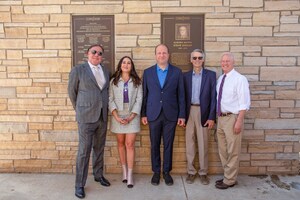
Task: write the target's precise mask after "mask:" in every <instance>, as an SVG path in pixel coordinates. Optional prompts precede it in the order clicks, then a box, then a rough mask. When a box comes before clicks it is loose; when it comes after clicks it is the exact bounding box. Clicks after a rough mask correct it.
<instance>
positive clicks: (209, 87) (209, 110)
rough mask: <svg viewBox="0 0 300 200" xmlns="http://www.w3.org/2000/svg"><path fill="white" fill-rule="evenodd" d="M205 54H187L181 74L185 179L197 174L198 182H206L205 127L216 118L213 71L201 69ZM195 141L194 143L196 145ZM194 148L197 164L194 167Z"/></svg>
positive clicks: (207, 127) (205, 183) (214, 77)
mask: <svg viewBox="0 0 300 200" xmlns="http://www.w3.org/2000/svg"><path fill="white" fill-rule="evenodd" d="M204 60H205V53H204V51H202V50H200V49H195V50H194V51H193V52H192V53H191V63H192V64H193V69H192V70H191V71H189V72H186V73H184V87H185V99H186V100H185V102H186V114H187V115H186V122H187V125H186V134H185V139H186V158H187V173H188V176H187V178H186V182H187V183H189V184H191V183H193V182H194V180H195V177H196V175H197V173H198V174H199V175H200V181H201V183H202V184H204V185H207V184H209V179H208V177H207V171H208V129H211V128H213V126H214V122H215V120H216V100H217V99H216V73H215V72H213V71H210V70H207V69H204V67H203V65H204ZM196 144H198V146H196ZM196 149H198V155H199V166H200V169H199V170H197V169H196V168H195V166H194V160H195V156H196V152H197V151H196Z"/></svg>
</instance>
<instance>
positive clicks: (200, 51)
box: [191, 49, 206, 60]
mask: <svg viewBox="0 0 300 200" xmlns="http://www.w3.org/2000/svg"><path fill="white" fill-rule="evenodd" d="M194 52H198V53H201V54H202V57H203V60H205V57H206V55H205V52H204V51H203V50H201V49H194V50H193V51H192V52H191V58H192V55H193V53H194Z"/></svg>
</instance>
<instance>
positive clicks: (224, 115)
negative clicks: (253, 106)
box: [220, 112, 232, 117]
mask: <svg viewBox="0 0 300 200" xmlns="http://www.w3.org/2000/svg"><path fill="white" fill-rule="evenodd" d="M229 115H232V113H231V112H228V113H221V115H220V117H226V116H229Z"/></svg>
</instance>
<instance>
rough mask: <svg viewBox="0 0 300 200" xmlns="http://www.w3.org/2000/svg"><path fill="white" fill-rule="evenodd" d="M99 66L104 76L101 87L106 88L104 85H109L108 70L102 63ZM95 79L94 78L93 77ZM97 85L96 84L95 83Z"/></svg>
mask: <svg viewBox="0 0 300 200" xmlns="http://www.w3.org/2000/svg"><path fill="white" fill-rule="evenodd" d="M101 67H102V70H103V74H104V76H105V84H104V86H103V88H102V90H103V89H104V88H106V87H108V85H109V72H108V70H107V69H106V67H104V66H103V64H101ZM95 80H96V79H95ZM97 85H98V84H97ZM98 87H99V86H98ZM99 89H100V87H99Z"/></svg>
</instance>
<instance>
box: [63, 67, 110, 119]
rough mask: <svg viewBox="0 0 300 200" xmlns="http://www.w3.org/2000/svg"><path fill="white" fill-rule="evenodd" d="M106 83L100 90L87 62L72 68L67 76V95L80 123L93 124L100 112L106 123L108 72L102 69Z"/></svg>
mask: <svg viewBox="0 0 300 200" xmlns="http://www.w3.org/2000/svg"><path fill="white" fill-rule="evenodd" d="M102 69H103V72H104V76H105V80H106V83H105V85H104V87H103V89H102V90H101V89H100V87H99V86H98V84H97V81H96V79H95V76H94V74H93V72H92V70H91V68H90V66H89V64H88V63H87V62H85V63H84V64H81V65H77V66H75V67H73V68H72V70H71V72H70V74H69V84H68V93H69V97H70V100H71V102H72V105H73V107H74V109H75V112H76V120H77V121H78V122H80V123H94V122H96V121H97V120H99V118H100V115H101V111H102V112H103V113H102V115H103V120H104V121H107V112H108V87H109V72H108V70H107V69H106V68H105V67H102Z"/></svg>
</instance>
